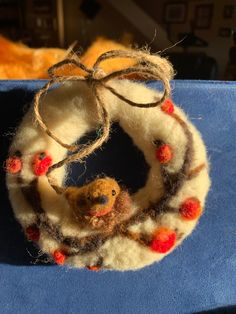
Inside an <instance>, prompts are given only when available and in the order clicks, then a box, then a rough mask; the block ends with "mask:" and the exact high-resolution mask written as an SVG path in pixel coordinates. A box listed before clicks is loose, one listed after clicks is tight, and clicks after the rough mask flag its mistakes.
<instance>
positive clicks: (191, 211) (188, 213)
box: [180, 197, 202, 220]
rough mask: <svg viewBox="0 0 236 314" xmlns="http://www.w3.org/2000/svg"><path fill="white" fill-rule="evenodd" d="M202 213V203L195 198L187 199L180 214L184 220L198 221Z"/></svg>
mask: <svg viewBox="0 0 236 314" xmlns="http://www.w3.org/2000/svg"><path fill="white" fill-rule="evenodd" d="M201 213H202V208H201V204H200V201H199V200H198V199H197V198H195V197H190V198H188V199H186V200H185V201H184V202H183V203H182V205H181V207H180V214H181V216H182V218H183V219H186V220H194V219H197V218H198V217H199V216H200V215H201Z"/></svg>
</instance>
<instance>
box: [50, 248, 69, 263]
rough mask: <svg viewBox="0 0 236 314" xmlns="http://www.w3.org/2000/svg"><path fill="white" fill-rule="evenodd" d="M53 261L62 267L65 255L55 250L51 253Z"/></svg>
mask: <svg viewBox="0 0 236 314" xmlns="http://www.w3.org/2000/svg"><path fill="white" fill-rule="evenodd" d="M53 259H54V261H55V263H57V264H58V265H63V264H64V263H65V259H66V255H65V253H64V252H63V251H60V250H56V251H54V252H53Z"/></svg>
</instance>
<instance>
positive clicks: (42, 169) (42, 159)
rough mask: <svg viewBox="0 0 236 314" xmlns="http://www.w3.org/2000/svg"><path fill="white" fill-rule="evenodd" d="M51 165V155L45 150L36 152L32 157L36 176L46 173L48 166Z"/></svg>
mask: <svg viewBox="0 0 236 314" xmlns="http://www.w3.org/2000/svg"><path fill="white" fill-rule="evenodd" d="M51 165H52V158H51V156H49V155H47V153H45V152H41V153H37V154H36V155H35V156H34V159H33V169H34V174H35V175H36V176H42V175H44V174H45V173H47V171H48V168H49V167H50V166H51Z"/></svg>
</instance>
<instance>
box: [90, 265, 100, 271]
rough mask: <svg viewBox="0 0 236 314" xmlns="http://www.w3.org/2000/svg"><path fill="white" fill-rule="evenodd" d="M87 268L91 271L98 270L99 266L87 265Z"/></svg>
mask: <svg viewBox="0 0 236 314" xmlns="http://www.w3.org/2000/svg"><path fill="white" fill-rule="evenodd" d="M87 269H89V270H92V271H99V270H100V267H99V266H87Z"/></svg>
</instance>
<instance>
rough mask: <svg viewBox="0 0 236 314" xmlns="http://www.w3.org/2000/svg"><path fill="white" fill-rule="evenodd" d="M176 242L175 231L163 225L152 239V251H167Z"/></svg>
mask: <svg viewBox="0 0 236 314" xmlns="http://www.w3.org/2000/svg"><path fill="white" fill-rule="evenodd" d="M175 242H176V233H175V231H173V230H171V229H169V228H166V227H161V228H159V229H158V230H157V231H156V233H155V234H154V238H153V240H152V241H151V244H150V248H151V250H152V251H155V252H157V253H166V252H168V251H169V250H170V249H171V248H172V247H173V246H174V245H175Z"/></svg>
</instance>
